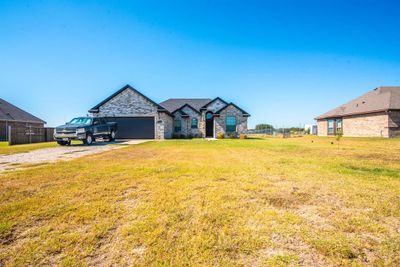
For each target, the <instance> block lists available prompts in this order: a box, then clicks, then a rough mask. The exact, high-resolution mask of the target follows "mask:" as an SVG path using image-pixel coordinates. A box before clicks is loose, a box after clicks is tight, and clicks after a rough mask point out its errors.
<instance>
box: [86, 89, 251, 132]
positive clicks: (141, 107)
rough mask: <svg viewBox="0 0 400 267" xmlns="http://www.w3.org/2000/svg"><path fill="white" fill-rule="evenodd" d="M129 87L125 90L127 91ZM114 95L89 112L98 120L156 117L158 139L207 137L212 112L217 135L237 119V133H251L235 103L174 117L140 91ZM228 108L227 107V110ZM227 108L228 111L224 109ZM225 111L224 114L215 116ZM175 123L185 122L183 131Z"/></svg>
mask: <svg viewBox="0 0 400 267" xmlns="http://www.w3.org/2000/svg"><path fill="white" fill-rule="evenodd" d="M124 88H125V89H124ZM124 88H122V89H121V90H119V91H117V92H116V93H115V94H114V95H112V96H111V97H109V98H108V99H106V100H105V101H103V102H102V103H100V104H98V105H97V106H96V107H94V108H93V109H91V110H89V112H90V113H91V114H92V116H94V117H154V123H155V138H156V139H165V138H172V137H174V136H176V137H205V135H206V113H207V112H212V113H213V115H215V116H214V135H215V136H216V133H217V132H223V133H226V117H227V116H235V117H236V123H237V127H236V131H235V132H234V133H233V134H234V135H239V134H241V133H245V132H246V131H247V117H248V116H249V114H247V113H246V114H243V111H242V110H240V109H238V108H237V107H235V106H234V105H232V104H227V103H226V102H224V101H223V100H221V99H220V98H216V99H215V100H213V101H211V102H210V103H209V104H207V106H205V108H199V107H197V108H196V109H195V108H193V107H192V106H190V105H184V106H182V107H179V109H178V110H177V111H175V112H174V114H170V113H169V112H173V111H171V110H170V111H169V112H168V111H167V110H166V109H165V108H164V107H161V106H160V105H158V104H156V103H155V102H153V101H152V100H150V99H148V98H147V97H145V96H144V95H142V94H141V93H139V92H138V91H137V90H136V89H134V88H132V87H130V86H128V85H127V86H126V87H124ZM224 107H226V108H224ZM223 108H224V109H223ZM217 111H221V112H220V114H215V113H216V112H217ZM194 118H196V119H197V120H198V127H197V128H192V127H191V126H192V119H194ZM174 120H180V121H181V130H180V131H179V132H175V127H174Z"/></svg>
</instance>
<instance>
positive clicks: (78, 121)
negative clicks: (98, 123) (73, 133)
mask: <svg viewBox="0 0 400 267" xmlns="http://www.w3.org/2000/svg"><path fill="white" fill-rule="evenodd" d="M91 123H92V119H91V118H74V119H72V120H71V121H70V122H69V124H86V125H90V124H91Z"/></svg>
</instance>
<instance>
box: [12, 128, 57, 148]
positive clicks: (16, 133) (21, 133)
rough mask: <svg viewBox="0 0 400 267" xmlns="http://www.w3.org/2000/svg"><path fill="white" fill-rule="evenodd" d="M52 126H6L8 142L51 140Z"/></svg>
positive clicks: (16, 143) (24, 142) (23, 142)
mask: <svg viewBox="0 0 400 267" xmlns="http://www.w3.org/2000/svg"><path fill="white" fill-rule="evenodd" d="M53 133H54V128H48V127H45V128H36V127H31V126H27V127H14V126H8V144H9V145H18V144H32V143H41V142H52V141H54V137H53Z"/></svg>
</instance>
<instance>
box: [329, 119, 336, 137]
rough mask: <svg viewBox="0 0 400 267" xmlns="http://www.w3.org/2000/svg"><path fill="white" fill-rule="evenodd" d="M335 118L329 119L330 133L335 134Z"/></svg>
mask: <svg viewBox="0 0 400 267" xmlns="http://www.w3.org/2000/svg"><path fill="white" fill-rule="evenodd" d="M334 125H335V120H333V119H330V120H328V134H334V133H335V127H334Z"/></svg>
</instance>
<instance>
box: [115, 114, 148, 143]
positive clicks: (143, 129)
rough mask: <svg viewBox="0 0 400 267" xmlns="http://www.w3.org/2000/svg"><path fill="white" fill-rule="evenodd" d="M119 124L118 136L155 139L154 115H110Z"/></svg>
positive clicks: (122, 137)
mask: <svg viewBox="0 0 400 267" xmlns="http://www.w3.org/2000/svg"><path fill="white" fill-rule="evenodd" d="M107 121H114V122H116V123H117V124H118V131H117V135H116V138H117V139H118V138H121V139H154V117H109V118H107Z"/></svg>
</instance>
